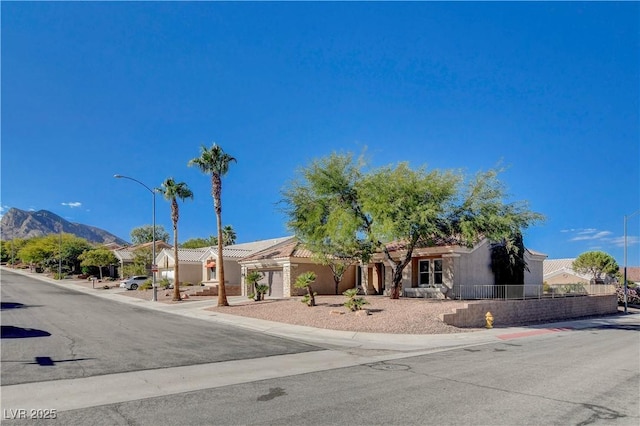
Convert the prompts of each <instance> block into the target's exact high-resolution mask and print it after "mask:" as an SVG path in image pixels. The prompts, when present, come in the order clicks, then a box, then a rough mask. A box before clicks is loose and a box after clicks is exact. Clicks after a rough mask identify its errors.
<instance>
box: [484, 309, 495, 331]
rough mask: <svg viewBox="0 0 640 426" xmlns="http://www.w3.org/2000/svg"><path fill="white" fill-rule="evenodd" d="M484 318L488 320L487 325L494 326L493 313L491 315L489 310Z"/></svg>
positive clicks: (488, 326)
mask: <svg viewBox="0 0 640 426" xmlns="http://www.w3.org/2000/svg"><path fill="white" fill-rule="evenodd" d="M484 319H485V320H486V321H487V325H485V327H486V328H493V315H491V312H487V314H486V315H485V316H484Z"/></svg>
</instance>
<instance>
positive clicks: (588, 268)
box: [572, 251, 620, 281]
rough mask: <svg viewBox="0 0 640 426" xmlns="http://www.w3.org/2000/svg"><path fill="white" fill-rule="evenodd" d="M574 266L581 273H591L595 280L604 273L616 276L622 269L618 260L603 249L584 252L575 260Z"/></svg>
mask: <svg viewBox="0 0 640 426" xmlns="http://www.w3.org/2000/svg"><path fill="white" fill-rule="evenodd" d="M572 268H573V270H574V271H576V272H578V273H580V274H590V275H591V276H592V277H593V279H594V281H596V280H600V279H601V277H602V274H605V275H611V276H614V275H615V274H617V273H618V272H619V270H620V267H619V266H618V263H617V262H616V260H615V259H614V258H613V257H611V256H610V255H609V254H607V253H605V252H603V251H588V252H585V253H582V254H581V255H580V256H578V257H577V258H576V260H574V261H573V265H572Z"/></svg>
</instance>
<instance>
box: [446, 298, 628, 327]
mask: <svg viewBox="0 0 640 426" xmlns="http://www.w3.org/2000/svg"><path fill="white" fill-rule="evenodd" d="M487 312H491V315H493V319H494V322H493V326H494V327H500V326H508V325H519V324H531V323H536V322H540V321H556V320H557V321H562V320H565V319H573V318H580V317H587V316H592V315H609V314H615V313H616V312H618V296H617V295H615V294H607V295H602V296H579V297H563V298H556V299H532V300H482V301H477V302H475V301H474V302H469V303H468V304H467V305H466V307H465V308H461V309H457V310H456V312H454V313H447V314H440V319H441V320H442V321H443V322H444V323H445V324H449V325H453V326H455V327H484V326H485V325H486V320H485V315H486V313H487Z"/></svg>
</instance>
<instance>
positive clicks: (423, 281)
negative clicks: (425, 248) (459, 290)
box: [418, 259, 442, 287]
mask: <svg viewBox="0 0 640 426" xmlns="http://www.w3.org/2000/svg"><path fill="white" fill-rule="evenodd" d="M436 284H442V259H421V260H419V261H418V286H420V287H427V286H430V285H436Z"/></svg>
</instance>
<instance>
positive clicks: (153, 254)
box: [113, 174, 158, 302]
mask: <svg viewBox="0 0 640 426" xmlns="http://www.w3.org/2000/svg"><path fill="white" fill-rule="evenodd" d="M113 177H114V178H116V179H129V180H132V181H134V182H137V183H138V184H140V185H142V186H144V187H145V188H147V190H148V191H149V192H151V195H152V196H153V210H152V211H153V230H152V233H153V246H152V248H151V257H152V259H151V283H152V286H153V298H152V299H151V301H152V302H157V301H158V287H157V286H156V273H155V271H154V265H155V264H156V191H155V190H153V189H151V188H149V187H148V186H147V185H145V184H144V183H142V182H140V181H139V180H138V179H134V178H132V177H129V176H123V175H118V174H116V175H113Z"/></svg>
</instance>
